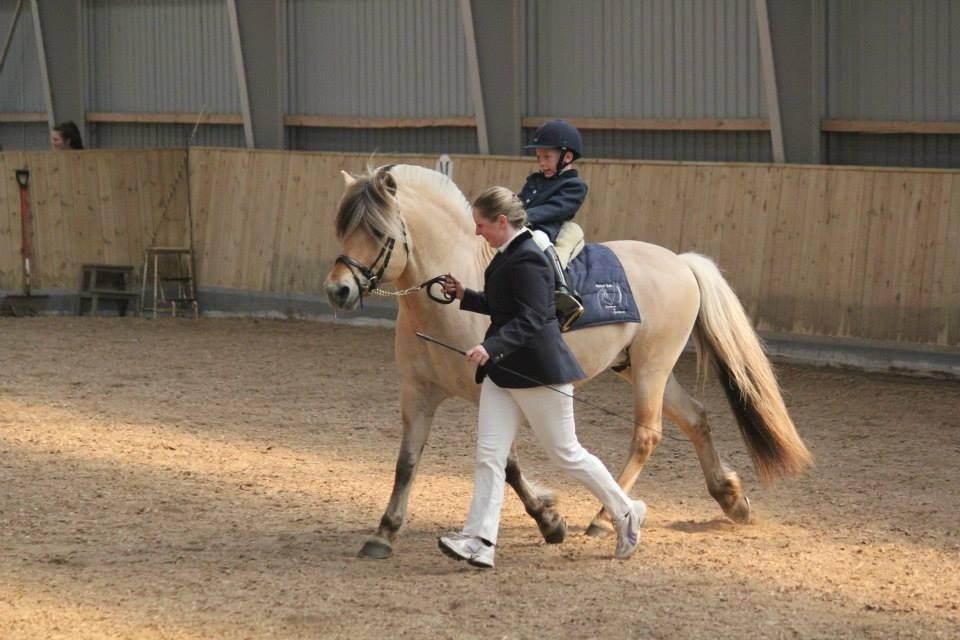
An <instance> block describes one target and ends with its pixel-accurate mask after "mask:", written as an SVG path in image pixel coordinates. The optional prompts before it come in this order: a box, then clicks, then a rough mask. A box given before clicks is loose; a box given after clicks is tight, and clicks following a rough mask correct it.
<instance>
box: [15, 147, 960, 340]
mask: <svg viewBox="0 0 960 640" xmlns="http://www.w3.org/2000/svg"><path fill="white" fill-rule="evenodd" d="M182 158H183V152H182V151H180V152H177V151H130V152H120V151H113V152H84V153H83V154H79V153H66V154H63V153H62V154H51V153H47V154H0V166H2V167H3V171H4V172H6V173H5V175H6V174H7V173H8V174H9V176H8V177H9V179H6V178H5V180H4V187H3V188H0V202H2V203H4V206H5V210H7V211H9V215H8V216H7V217H5V218H4V220H3V222H0V251H2V254H0V288H6V289H12V288H15V287H16V283H17V282H18V281H17V279H16V277H17V275H18V274H19V266H18V260H19V257H18V251H17V247H18V244H19V227H18V225H17V223H16V222H15V216H14V213H15V211H16V208H15V203H16V197H15V196H16V194H15V183H14V182H13V171H12V168H13V167H15V166H20V165H19V164H18V163H21V162H23V161H24V160H25V161H26V162H28V163H31V169H33V170H34V173H35V175H34V186H33V187H32V189H33V190H34V194H35V195H34V199H35V202H36V207H35V208H36V209H37V215H38V220H37V223H36V224H37V226H38V228H37V232H36V233H37V236H38V253H39V255H38V258H37V260H38V268H39V269H40V270H41V275H42V277H43V281H42V283H41V286H60V287H66V288H71V287H73V288H75V286H76V285H75V284H74V283H75V282H76V280H77V278H78V273H79V272H78V269H77V266H78V264H79V263H80V262H82V261H94V258H96V261H122V262H126V263H128V264H138V263H139V260H140V257H139V256H140V255H142V249H143V246H144V242H147V241H148V240H149V238H148V236H149V235H150V233H151V232H152V230H153V229H154V228H155V227H156V226H157V224H158V221H159V214H158V211H159V208H160V204H161V202H162V200H163V199H164V198H166V197H167V193H168V191H169V190H170V185H172V184H173V182H174V180H173V179H174V177H175V175H176V172H177V168H178V166H179V165H178V163H180V162H181V161H182ZM375 160H376V162H377V163H378V164H380V163H386V162H394V161H403V162H409V163H415V164H422V165H425V166H433V163H434V162H435V157H433V156H429V157H428V156H404V157H395V156H378V157H377V158H376V159H375ZM368 161H369V157H368V156H366V155H351V154H326V153H292V152H267V151H263V152H251V151H246V150H232V149H193V150H191V152H190V194H191V205H192V214H193V221H194V229H193V231H194V236H195V248H196V252H197V253H196V256H197V264H198V280H199V284H200V286H201V287H221V288H228V289H237V290H245V291H256V292H273V293H279V294H286V293H290V294H308V295H322V281H323V278H324V276H325V274H326V272H327V271H328V269H329V268H330V265H331V263H332V261H333V259H334V257H335V256H336V255H337V253H339V246H338V244H337V242H336V239H335V237H334V234H333V217H334V214H335V208H336V204H337V201H338V199H339V197H340V194H341V193H342V190H343V186H342V179H341V177H340V175H339V172H340V170H341V169H346V170H348V171H354V172H357V171H360V170H362V169H363V168H364V166H365V165H366V164H367V162H368ZM580 164H581V173H582V175H583V176H584V178H585V179H586V180H587V182H588V183H589V185H590V194H589V196H588V198H587V204H586V205H585V207H584V209H583V210H582V212H581V213H580V214H579V215H578V221H579V222H580V223H581V224H582V226H583V227H584V229H585V230H586V232H587V235H588V237H589V238H590V239H591V240H597V241H602V240H608V239H614V238H630V239H638V240H646V241H649V242H654V243H656V244H660V245H663V246H666V247H669V248H670V249H673V250H675V251H691V250H692V251H698V252H700V253H704V254H706V255H708V256H711V257H712V258H714V259H715V260H716V261H717V262H718V264H719V265H720V267H721V268H722V269H723V271H724V272H725V274H726V276H727V278H728V279H729V280H730V282H731V283H732V285H733V286H734V288H735V289H736V290H737V293H738V294H739V295H740V297H741V299H742V300H743V302H744V305H745V306H746V307H747V310H748V311H749V312H750V314H751V316H752V317H753V318H754V319H755V320H756V322H757V325H758V327H759V328H761V329H766V330H771V331H782V332H792V333H798V334H809V335H820V336H840V337H858V338H867V339H877V340H887V341H898V342H909V343H918V344H934V345H948V346H960V251H957V250H956V247H957V246H958V245H960V171H943V170H898V169H880V168H848V167H824V166H785V165H758V164H754V165H746V164H744V165H729V164H704V163H698V164H693V163H691V164H686V163H644V162H628V161H584V162H582V163H580ZM532 167H533V163H532V161H531V159H529V158H503V157H489V156H454V176H453V177H454V180H455V181H456V182H457V184H458V185H459V186H460V187H461V189H462V190H463V191H464V193H465V194H466V195H467V196H468V197H471V196H473V195H475V194H477V193H478V192H479V191H480V190H481V189H483V188H485V187H487V186H489V185H492V184H502V185H505V186H509V187H512V188H515V189H516V188H519V186H520V185H521V184H522V183H523V180H524V178H525V176H526V174H527V173H528V172H529V171H530V170H531V168H532ZM173 193H174V195H173V199H174V203H173V204H172V205H171V206H170V211H171V214H169V215H168V216H167V218H168V219H167V220H165V221H164V224H162V225H160V226H161V227H163V228H165V229H166V231H165V233H168V234H170V235H171V236H172V237H171V238H170V239H168V240H165V241H172V240H179V241H180V242H183V241H185V238H186V235H187V234H186V230H185V220H186V216H185V209H186V206H185V200H183V198H185V191H184V190H183V189H174V190H173ZM46 208H49V209H50V211H49V212H46V213H43V214H41V211H43V210H44V209H46ZM178 224H179V227H178V226H177V225H178ZM41 247H43V249H44V251H40V249H41Z"/></svg>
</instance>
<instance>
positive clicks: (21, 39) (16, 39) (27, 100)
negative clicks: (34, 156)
mask: <svg viewBox="0 0 960 640" xmlns="http://www.w3.org/2000/svg"><path fill="white" fill-rule="evenodd" d="M16 5H17V3H16V2H3V3H2V4H0V47H2V46H3V40H4V39H5V38H6V37H7V32H8V30H9V29H10V24H11V20H13V10H14V9H15V8H16ZM46 111H47V107H46V105H45V104H44V102H43V82H42V81H41V78H40V62H39V60H38V58H37V42H36V38H34V35H33V11H32V9H31V5H30V3H29V2H24V3H23V8H22V9H21V11H20V17H19V18H18V19H17V26H16V29H15V30H14V32H13V39H12V40H11V41H10V50H9V52H8V53H7V59H6V61H5V62H4V63H3V70H2V72H0V112H11V113H20V112H35V113H46ZM0 146H2V147H3V148H4V149H46V148H49V146H50V141H49V136H48V135H47V125H46V123H26V124H20V123H13V122H2V123H0Z"/></svg>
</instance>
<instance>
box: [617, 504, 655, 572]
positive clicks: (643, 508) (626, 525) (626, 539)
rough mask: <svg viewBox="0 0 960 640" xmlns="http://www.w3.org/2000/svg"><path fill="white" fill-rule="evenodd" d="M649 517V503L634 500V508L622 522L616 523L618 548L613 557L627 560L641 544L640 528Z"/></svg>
mask: <svg viewBox="0 0 960 640" xmlns="http://www.w3.org/2000/svg"><path fill="white" fill-rule="evenodd" d="M646 518H647V505H646V503H645V502H644V501H643V500H634V502H633V508H632V509H630V512H629V513H628V514H627V515H626V516H625V517H624V518H623V519H622V520H620V522H617V523H615V525H614V526H615V528H616V530H617V550H616V551H614V553H613V557H614V558H617V559H618V560H626V559H627V558H629V557H630V556H632V555H633V553H634V552H635V551H636V550H637V547H639V546H640V529H641V527H643V521H644V520H646Z"/></svg>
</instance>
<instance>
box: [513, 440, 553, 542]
mask: <svg viewBox="0 0 960 640" xmlns="http://www.w3.org/2000/svg"><path fill="white" fill-rule="evenodd" d="M506 479H507V484H509V485H510V486H511V487H513V490H514V491H516V492H517V497H519V498H520V501H521V502H522V503H523V507H524V509H526V510H527V514H528V515H530V517H531V518H533V519H534V520H536V522H537V528H538V529H540V535H542V536H543V539H544V541H545V542H547V543H549V544H559V543H561V542H563V540H564V538H566V537H567V520H566V518H564V517H563V516H561V515H560V513H559V512H558V511H557V499H556V496H555V495H554V494H553V493H552V492H550V491H544V490H542V489H539V488H538V487H536V486H534V485H533V484H531V483H530V482H527V479H526V478H525V477H524V476H523V472H521V471H520V460H519V458H518V457H517V449H516V445H514V446H513V447H512V448H511V449H510V455H509V456H508V457H507V468H506Z"/></svg>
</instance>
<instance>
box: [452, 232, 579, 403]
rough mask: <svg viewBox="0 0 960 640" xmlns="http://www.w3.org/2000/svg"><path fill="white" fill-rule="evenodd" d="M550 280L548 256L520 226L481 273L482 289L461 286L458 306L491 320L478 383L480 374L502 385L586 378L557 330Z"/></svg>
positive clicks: (519, 386) (480, 377) (513, 386)
mask: <svg viewBox="0 0 960 640" xmlns="http://www.w3.org/2000/svg"><path fill="white" fill-rule="evenodd" d="M553 278H554V276H553V268H552V267H551V266H550V263H549V261H548V260H547V257H546V256H545V255H544V253H543V252H542V251H541V250H540V248H539V247H538V246H537V244H536V242H534V240H533V236H532V235H530V232H529V231H527V230H524V231H522V232H521V233H520V235H518V236H517V237H516V238H514V240H513V242H511V243H510V245H509V246H508V247H507V248H506V250H505V251H504V252H503V253H500V252H497V255H496V256H495V257H494V258H493V261H492V262H491V263H490V265H489V266H488V267H487V270H486V271H485V272H484V274H483V291H482V292H479V291H473V290H472V289H465V290H464V292H463V299H462V300H461V301H460V308H461V309H464V310H466V311H473V312H475V313H483V314H487V315H489V316H490V320H491V324H490V328H489V329H487V334H486V336H485V337H484V340H483V348H484V349H486V350H487V354H489V356H490V360H488V361H487V364H486V365H484V366H482V367H479V368H478V369H477V375H476V381H477V383H478V384H479V383H480V382H482V381H483V377H484V375H489V376H490V379H491V380H493V381H494V382H495V383H496V384H497V385H498V386H500V387H504V388H507V389H525V388H530V387H537V386H541V385H544V384H565V383H567V382H573V381H574V380H580V379H582V378H584V377H585V374H584V373H583V370H582V369H581V368H580V365H579V364H578V363H577V359H576V358H574V356H573V353H571V352H570V349H569V348H568V347H567V344H566V343H565V342H564V341H563V338H562V337H561V334H560V325H558V324H557V313H556V308H555V307H554V304H553V288H554V281H553ZM505 369H510V370H512V371H516V372H517V373H520V374H522V375H519V376H518V375H515V374H513V373H510V372H508V371H506V370H505ZM523 376H527V377H523ZM534 381H535V382H534Z"/></svg>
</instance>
